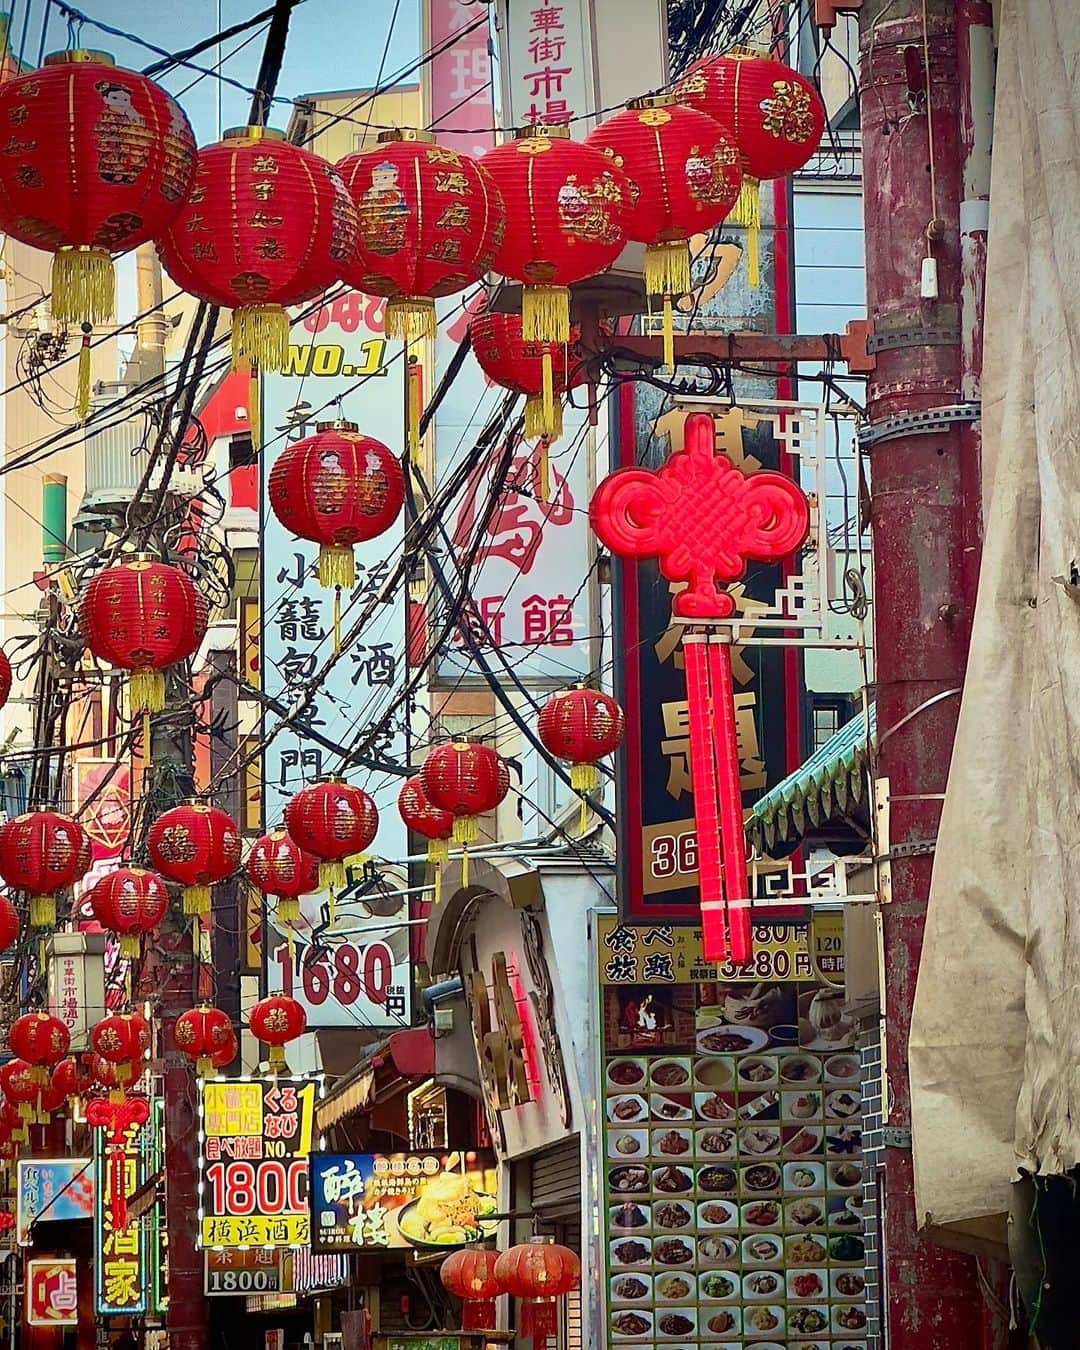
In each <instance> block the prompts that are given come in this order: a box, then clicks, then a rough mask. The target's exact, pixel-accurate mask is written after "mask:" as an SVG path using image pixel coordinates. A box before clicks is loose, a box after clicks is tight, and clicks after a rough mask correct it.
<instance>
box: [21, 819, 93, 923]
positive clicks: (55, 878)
mask: <svg viewBox="0 0 1080 1350" xmlns="http://www.w3.org/2000/svg"><path fill="white" fill-rule="evenodd" d="M89 866H90V857H89V839H88V837H87V834H86V831H85V830H84V829H83V827H82V826H81V825H80V824H79V823H78V822H77V821H74V820H72V819H71V818H70V817H68V816H62V815H60V814H59V813H58V812H56V811H29V812H27V814H26V815H24V816H16V817H15V819H14V820H12V821H9V822H8V824H7V825H5V826H4V829H3V832H2V833H0V876H2V877H3V878H4V880H5V881H6V882H7V884H8V885H9V886H11V887H12V889H14V890H17V891H27V892H28V893H29V895H30V926H31V927H32V928H55V927H56V893H57V892H58V891H65V890H67V889H68V887H70V886H74V885H75V883H76V882H77V881H79V880H81V878H82V877H83V876H84V875H85V874H86V871H87V869H88V868H89Z"/></svg>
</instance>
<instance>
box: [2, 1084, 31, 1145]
mask: <svg viewBox="0 0 1080 1350" xmlns="http://www.w3.org/2000/svg"><path fill="white" fill-rule="evenodd" d="M27 1081H29V1080H27ZM3 1092H4V1085H3V1082H2V1081H0V1093H3ZM0 1139H3V1140H4V1141H5V1142H7V1141H8V1140H11V1141H13V1142H14V1143H16V1144H21V1143H22V1142H23V1141H24V1140H25V1139H26V1124H25V1122H24V1121H23V1118H22V1116H21V1115H20V1114H19V1108H18V1106H16V1104H15V1102H14V1101H12V1100H11V1099H10V1098H9V1097H8V1096H7V1095H6V1094H5V1095H3V1096H2V1097H0Z"/></svg>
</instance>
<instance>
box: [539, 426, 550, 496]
mask: <svg viewBox="0 0 1080 1350" xmlns="http://www.w3.org/2000/svg"><path fill="white" fill-rule="evenodd" d="M536 448H537V450H538V451H539V452H540V462H539V464H538V465H537V466H536V500H537V501H538V502H543V504H544V505H545V506H546V505H547V503H548V502H549V501H550V500H551V456H550V455H549V454H548V443H547V437H546V436H544V437H541V439H540V441H539V443H538V444H537V447H536Z"/></svg>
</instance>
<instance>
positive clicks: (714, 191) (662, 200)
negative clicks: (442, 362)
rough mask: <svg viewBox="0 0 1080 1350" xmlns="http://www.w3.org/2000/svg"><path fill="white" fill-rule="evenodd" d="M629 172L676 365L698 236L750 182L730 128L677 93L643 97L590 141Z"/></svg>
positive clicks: (648, 273) (652, 291)
mask: <svg viewBox="0 0 1080 1350" xmlns="http://www.w3.org/2000/svg"><path fill="white" fill-rule="evenodd" d="M585 143H586V145H591V146H594V147H595V148H596V149H597V150H599V151H600V152H601V153H602V154H604V155H607V156H608V158H609V159H611V160H613V161H614V162H615V163H616V164H618V165H619V167H620V168H621V169H622V170H623V172H624V173H625V174H626V176H627V178H628V179H629V181H630V185H631V188H632V191H633V196H634V209H633V211H632V212H631V215H630V219H629V221H628V222H627V226H626V234H627V238H629V239H633V240H636V241H637V242H638V243H641V244H644V245H645V289H646V291H647V292H648V294H649V295H651V296H656V297H658V298H660V299H662V300H663V305H664V341H665V353H664V356H665V360H666V362H667V364H668V365H672V364H673V344H672V315H671V301H672V297H673V296H679V295H685V294H686V292H687V291H689V289H690V237H691V235H693V234H695V233H698V232H704V231H708V230H711V229H713V228H714V227H715V226H717V225H719V224H720V223H721V222H722V221H723V220H724V218H725V217H726V216H727V214H728V212H729V211H730V210H731V208H732V207H733V206H734V205H735V201H736V199H737V198H738V195H739V185H740V183H741V182H742V168H741V166H740V161H739V152H738V149H737V148H736V146H735V143H734V141H733V140H732V139H731V138H730V137H729V136H728V134H727V133H725V131H724V129H723V127H722V126H721V125H720V124H719V123H718V122H715V121H713V119H712V118H711V117H707V116H706V115H705V114H704V113H702V112H698V111H697V110H696V109H693V108H684V107H680V105H679V104H678V103H677V102H676V99H675V95H674V94H657V95H653V96H651V97H649V98H641V99H635V100H634V101H633V102H632V103H630V104H628V105H627V107H626V109H625V110H624V111H623V112H619V113H616V114H615V116H614V117H609V118H608V119H607V121H605V122H601V124H600V125H599V126H598V127H597V128H596V130H595V131H593V132H592V133H591V134H590V135H589V136H588V138H587V139H586V142H585Z"/></svg>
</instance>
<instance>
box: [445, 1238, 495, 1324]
mask: <svg viewBox="0 0 1080 1350" xmlns="http://www.w3.org/2000/svg"><path fill="white" fill-rule="evenodd" d="M498 1259H499V1253H498V1252H493V1251H490V1250H488V1248H486V1247H462V1248H461V1249H460V1250H459V1251H456V1252H451V1253H450V1255H449V1256H448V1257H447V1258H446V1260H445V1261H444V1262H443V1263H442V1265H441V1266H440V1267H439V1279H440V1280H441V1281H442V1286H443V1288H444V1289H445V1290H446V1291H447V1292H448V1293H451V1294H453V1295H454V1296H455V1297H456V1298H459V1299H461V1329H462V1331H494V1330H495V1300H496V1299H497V1298H498V1296H499V1295H500V1294H501V1293H502V1292H503V1288H502V1283H501V1281H500V1280H499V1279H498V1278H497V1276H496V1274H495V1265H496V1263H497V1262H498Z"/></svg>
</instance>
